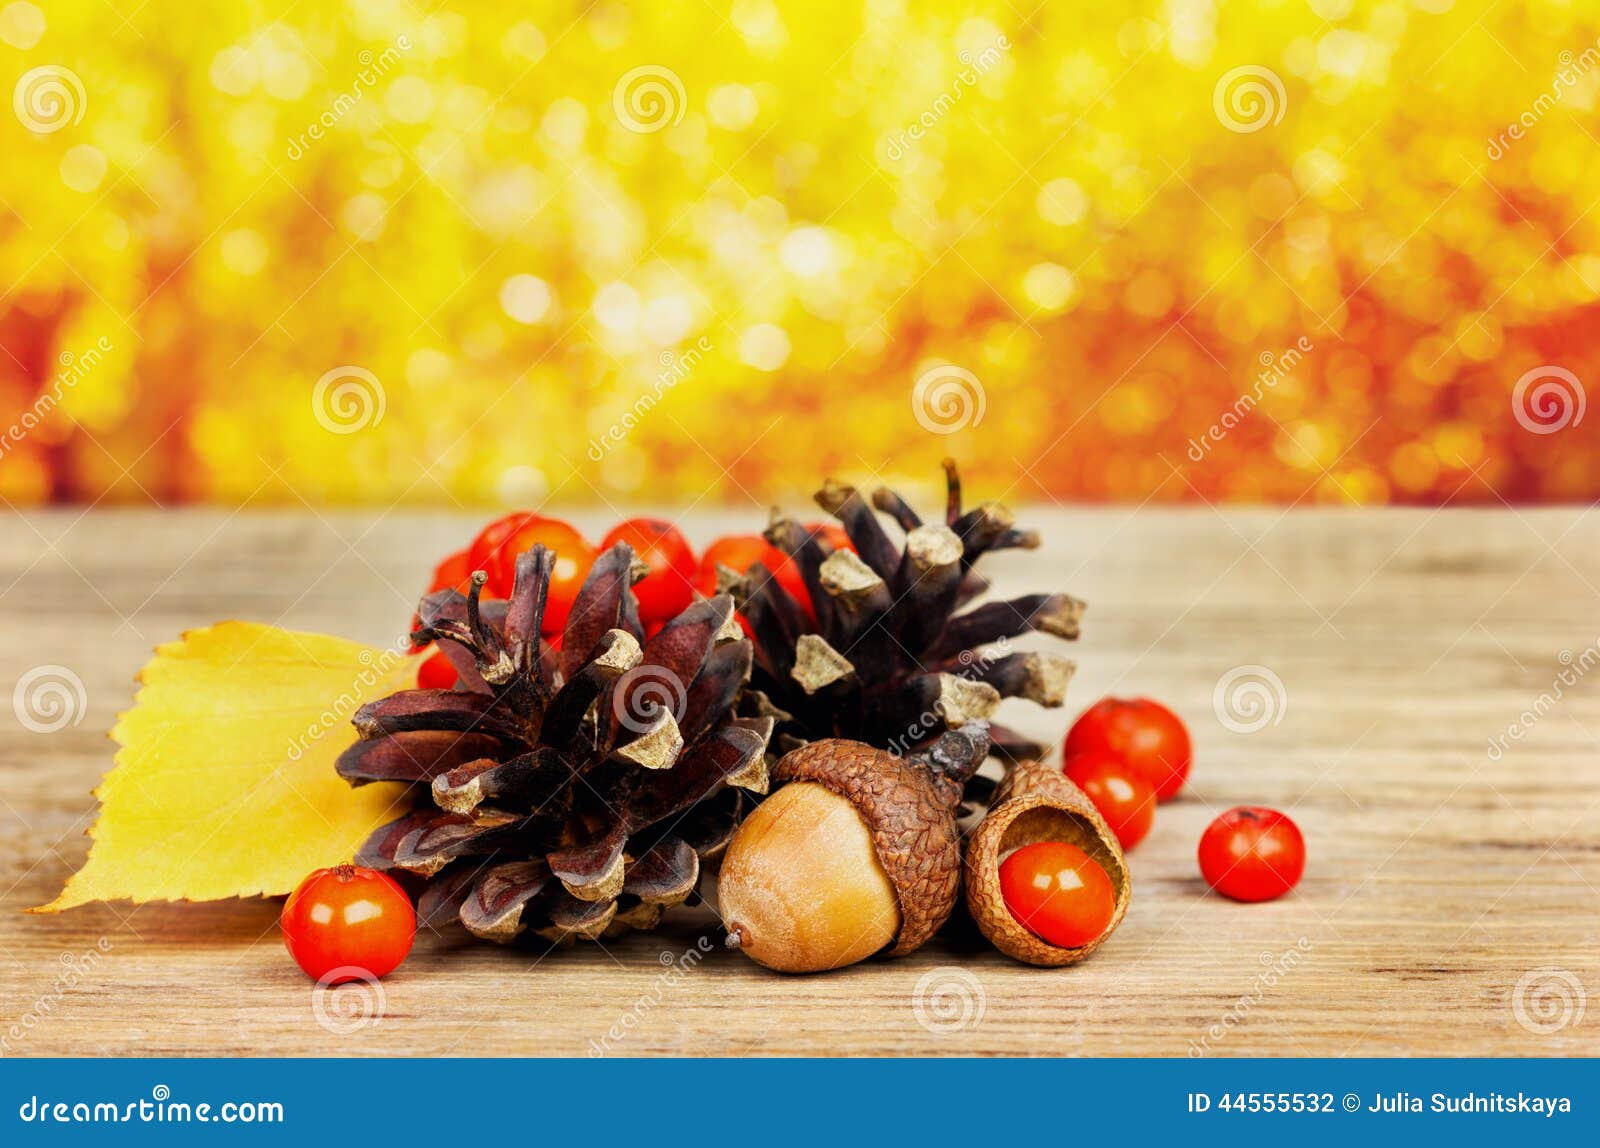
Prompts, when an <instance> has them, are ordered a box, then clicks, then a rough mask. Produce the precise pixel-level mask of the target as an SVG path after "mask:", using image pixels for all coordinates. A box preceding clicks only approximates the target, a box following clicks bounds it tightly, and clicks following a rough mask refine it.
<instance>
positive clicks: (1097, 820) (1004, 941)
mask: <svg viewBox="0 0 1600 1148" xmlns="http://www.w3.org/2000/svg"><path fill="white" fill-rule="evenodd" d="M1042 841H1061V842H1065V843H1067V844H1069V845H1076V846H1077V847H1078V848H1079V849H1082V850H1083V851H1084V852H1085V853H1087V854H1088V855H1089V856H1090V857H1091V858H1092V859H1093V860H1094V861H1095V863H1096V864H1098V865H1099V866H1100V867H1101V868H1102V869H1104V870H1105V871H1106V876H1108V877H1110V878H1111V885H1112V888H1113V889H1114V890H1115V892H1116V907H1115V909H1114V910H1113V912H1112V914H1111V919H1110V921H1109V923H1108V924H1107V925H1106V927H1105V929H1104V930H1103V931H1102V932H1101V933H1100V935H1099V936H1098V937H1095V938H1094V939H1093V940H1091V941H1089V942H1087V943H1086V944H1083V945H1081V946H1079V947H1077V948H1072V949H1065V948H1061V947H1059V946H1056V945H1052V944H1051V943H1050V942H1048V941H1046V940H1045V939H1044V938H1042V937H1040V936H1038V935H1037V934H1036V933H1034V932H1033V931H1032V930H1030V929H1028V928H1027V927H1026V926H1025V925H1023V924H1022V923H1021V922H1020V921H1018V920H1017V919H1016V917H1014V916H1013V915H1012V913H1011V910H1010V909H1009V908H1007V906H1006V902H1005V898H1004V897H1003V896H1002V895H1001V892H1000V863H1001V862H1002V861H1004V860H1005V859H1006V857H1008V856H1009V855H1010V854H1012V853H1014V852H1016V851H1017V850H1018V849H1021V848H1022V847H1023V846H1026V845H1032V844H1035V843H1037V842H1042ZM966 885H967V910H968V911H969V912H970V913H971V914H972V919H973V920H974V921H975V922H977V925H978V928H979V930H980V931H981V932H982V933H983V935H984V936H985V937H987V938H988V939H989V942H990V943H991V944H993V945H994V947H995V948H997V949H999V950H1000V951H1001V952H1002V953H1005V954H1006V955H1007V956H1010V957H1015V958H1016V959H1017V960H1019V961H1023V962H1025V963H1027V964H1030V965H1040V966H1044V967H1048V968H1056V967H1059V966H1062V965H1072V964H1077V963H1078V962H1079V961H1081V960H1083V959H1084V958H1085V957H1087V956H1088V955H1089V954H1090V953H1092V952H1094V951H1095V949H1097V948H1099V947H1100V946H1101V945H1102V944H1104V943H1105V939H1106V938H1107V937H1109V936H1110V935H1111V934H1112V933H1113V932H1115V931H1116V928H1117V926H1118V925H1120V924H1121V923H1122V918H1123V916H1124V915H1125V914H1126V913H1127V911H1128V899H1129V897H1130V896H1131V894H1132V892H1133V887H1132V883H1131V881H1130V880H1129V877H1128V862H1127V860H1126V859H1125V858H1124V857H1123V855H1122V846H1121V845H1119V844H1118V843H1117V835H1116V834H1115V833H1113V832H1112V831H1111V827H1110V826H1109V825H1107V824H1106V822H1105V819H1104V818H1103V817H1101V816H1100V812H1099V810H1097V809H1095V807H1094V803H1093V802H1092V801H1090V800H1089V798H1088V796H1087V795H1086V794H1085V793H1084V792H1083V790H1081V789H1079V788H1078V787H1077V786H1076V785H1074V784H1073V783H1072V782H1071V781H1069V780H1068V779H1067V777H1066V775H1065V774H1064V773H1062V772H1061V770H1060V769H1059V768H1058V767H1053V766H1048V765H1045V764H1044V763H1043V762H1039V761H1023V762H1019V763H1018V764H1017V765H1016V766H1014V767H1013V768H1012V770H1011V772H1010V774H1009V775H1008V776H1007V777H1006V779H1005V780H1004V781H1003V782H1001V783H1000V786H999V788H998V789H997V790H996V791H995V795H994V803H993V804H992V805H991V806H990V808H989V812H988V814H986V815H985V817H984V819H983V820H982V821H981V822H980V823H979V824H978V827H977V828H976V829H975V830H973V833H972V836H971V838H970V839H969V840H968V841H967V851H966Z"/></svg>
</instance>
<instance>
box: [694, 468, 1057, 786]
mask: <svg viewBox="0 0 1600 1148" xmlns="http://www.w3.org/2000/svg"><path fill="white" fill-rule="evenodd" d="M945 474H946V479H947V482H948V486H949V495H948V500H947V505H946V508H945V516H944V523H943V524H942V525H934V524H925V523H924V522H923V521H922V519H921V518H920V517H918V515H917V514H916V512H915V511H913V510H912V509H911V507H910V506H908V505H907V504H906V502H905V500H904V499H902V498H901V497H900V496H899V495H897V494H895V493H894V492H893V491H890V490H886V489H879V490H878V491H876V492H875V493H874V494H873V496H872V505H870V506H869V505H868V504H867V502H866V500H865V499H863V498H862V496H861V494H860V492H858V491H857V490H856V489H855V488H854V487H850V486H843V485H840V484H838V483H836V482H834V481H832V480H831V479H830V480H829V481H828V482H826V483H825V484H824V485H823V488H822V489H821V490H820V491H818V492H817V495H816V499H817V503H818V504H819V505H820V506H821V507H822V508H823V509H824V510H826V511H828V512H829V513H831V514H832V515H833V516H834V517H835V518H837V519H839V521H840V522H841V523H842V524H843V525H844V530H845V533H846V534H848V535H849V538H850V543H851V546H853V547H854V552H852V551H850V550H846V549H839V550H834V549H831V548H830V547H829V545H828V544H827V542H826V541H825V540H824V538H823V536H822V534H821V532H820V531H819V532H813V531H811V530H807V529H806V528H805V527H803V526H802V525H800V523H798V522H797V521H795V520H794V519H791V518H785V517H779V518H776V519H775V520H774V521H773V523H772V525H771V526H770V527H769V528H768V529H767V532H766V536H767V540H768V541H769V542H771V543H772V544H773V545H774V546H775V547H777V548H778V549H779V550H781V551H783V552H785V553H786V554H788V555H789V556H790V557H791V558H792V559H793V561H794V563H795V565H796V566H797V568H798V569H799V571H800V575H801V577H802V578H803V579H804V581H805V584H806V587H807V588H808V590H809V592H810V596H811V604H812V607H813V611H814V613H815V617H816V622H815V625H812V624H811V622H810V620H809V618H808V616H807V614H806V611H805V609H804V607H803V606H802V604H801V603H799V602H797V601H795V599H794V598H793V597H791V596H790V595H789V594H788V593H786V592H785V591H784V590H783V589H782V587H781V586H780V585H779V584H778V582H777V581H776V580H775V579H774V578H773V577H772V576H771V573H770V572H769V571H767V570H766V569H765V567H763V566H760V565H756V566H753V567H751V569H750V570H749V571H748V572H747V573H746V574H745V575H744V576H743V577H742V578H739V577H733V576H728V575H725V577H724V579H723V587H724V588H726V589H727V590H729V591H730V592H731V593H732V594H733V596H734V600H735V601H736V602H737V603H738V606H739V611H740V613H741V614H742V615H743V616H744V618H745V620H746V622H747V623H748V625H749V629H750V633H751V634H752V636H753V638H754V640H755V644H756V649H755V671H754V674H753V675H752V678H751V685H750V688H749V689H748V690H747V691H746V692H745V695H744V697H745V701H744V702H742V703H741V705H742V708H743V711H744V712H747V713H750V714H752V715H759V716H767V717H773V718H775V719H776V720H777V722H778V731H779V740H778V743H777V744H778V748H779V750H780V752H787V751H788V750H790V749H792V748H794V747H795V746H796V745H799V744H803V743H805V742H809V741H814V740H816V739H819V738H827V737H841V738H850V739H853V740H856V741H862V742H866V743H867V744H868V745H872V746H876V747H878V748H880V749H886V750H889V751H890V752H892V753H896V754H901V755H905V754H910V753H912V752H913V751H915V750H917V749H919V748H922V747H925V746H928V745H930V744H931V743H933V742H934V741H935V739H937V738H938V737H939V736H940V735H941V734H943V733H945V732H946V731H947V730H956V729H960V728H961V727H962V726H965V725H968V724H976V723H981V722H984V721H986V720H987V719H988V718H989V716H990V715H991V714H992V713H993V712H994V710H995V708H996V707H997V706H998V705H999V703H1000V700H1001V698H1004V697H1022V698H1027V699H1029V700H1030V701H1033V702H1036V703H1038V704H1040V705H1044V706H1059V705H1061V704H1062V701H1063V698H1064V694H1065V691H1066V686H1067V682H1068V680H1069V679H1070V678H1071V676H1072V670H1073V664H1072V663H1071V662H1070V661H1067V660H1066V659H1065V658H1062V657H1059V656H1057V655H1055V654H1048V653H1035V652H1026V653H1024V652H1009V651H1008V650H1007V649H1006V646H1007V642H1008V639H1010V638H1013V637H1016V636H1018V635H1021V634H1024V633H1027V632H1028V631H1030V630H1038V631H1041V632H1043V633H1047V634H1053V635H1055V636H1056V637H1060V638H1076V637H1077V636H1078V620H1079V616H1080V615H1081V613H1082V611H1083V603H1082V602H1079V601H1077V600H1076V599H1074V598H1070V597H1068V596H1067V595H1065V594H1030V595H1026V596H1024V597H1021V598H1016V599H1013V600H1011V601H1008V602H989V603H985V604H983V605H980V606H977V607H975V608H973V609H968V610H965V612H959V611H962V608H963V607H965V606H967V605H968V604H970V603H971V602H972V601H973V600H974V599H975V598H977V597H978V596H979V595H981V594H982V593H983V592H984V591H985V590H987V589H988V583H987V582H985V581H984V579H983V578H982V577H981V576H980V575H979V574H978V573H977V572H976V571H975V570H974V569H973V567H974V565H975V564H976V563H977V561H978V559H979V558H981V557H982V556H983V555H984V554H986V553H988V552H989V551H992V550H1005V549H1012V548H1027V549H1032V548H1034V547H1036V546H1038V544H1039V538H1038V535H1037V534H1036V533H1034V532H1032V531H1024V530H1019V529H1017V528H1016V526H1015V520H1014V518H1013V517H1012V515H1011V513H1010V511H1008V510H1006V509H1005V508H1004V507H1002V506H999V505H998V504H994V503H985V504H983V505H980V506H977V507H974V508H973V509H971V510H966V511H963V509H962V506H961V480H960V477H959V475H958V474H957V472H956V467H955V463H953V462H950V461H948V460H947V461H946V462H945ZM874 506H875V507H876V508H877V509H878V510H880V511H882V512H884V513H885V514H887V515H889V516H890V517H891V518H893V519H894V520H895V521H896V522H897V523H898V524H899V526H900V528H901V529H902V530H903V531H904V532H905V541H904V544H903V545H902V546H896V545H895V544H894V543H893V542H892V541H890V538H889V535H888V533H887V532H886V531H885V529H884V524H883V522H882V521H881V520H880V519H879V517H878V515H877V514H876V513H874V510H873V507H874ZM997 643H998V645H996V644H997ZM984 647H993V648H990V649H984ZM989 736H990V739H991V742H992V748H993V750H994V751H995V752H996V753H998V754H1000V755H1002V756H1004V757H1009V758H1011V759H1012V760H1023V759H1027V758H1031V757H1037V756H1038V755H1039V754H1040V753H1041V752H1042V750H1043V747H1042V746H1039V745H1038V744H1036V743H1034V742H1030V741H1027V740H1026V739H1024V738H1022V737H1021V736H1020V735H1018V734H1016V733H1015V732H1014V731H1011V730H1008V729H1006V728H1004V727H1002V726H996V725H992V724H991V725H990V727H989Z"/></svg>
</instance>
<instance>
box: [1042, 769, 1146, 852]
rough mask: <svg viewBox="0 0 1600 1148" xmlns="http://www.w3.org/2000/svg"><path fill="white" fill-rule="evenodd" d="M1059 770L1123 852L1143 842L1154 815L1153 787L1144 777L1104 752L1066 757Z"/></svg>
mask: <svg viewBox="0 0 1600 1148" xmlns="http://www.w3.org/2000/svg"><path fill="white" fill-rule="evenodd" d="M1063 768H1064V770H1065V772H1066V775H1067V779H1068V780H1069V781H1071V782H1072V783H1073V784H1074V785H1076V786H1077V787H1078V788H1079V789H1081V790H1083V792H1084V793H1086V794H1087V795H1088V797H1089V800H1090V801H1092V802H1094V807H1095V808H1096V809H1098V810H1099V811H1100V816H1101V817H1104V818H1105V819H1106V824H1107V825H1109V826H1111V832H1113V833H1115V834H1116V835H1117V840H1118V841H1120V842H1121V843H1122V847H1123V848H1124V849H1132V848H1133V847H1134V846H1135V845H1137V844H1139V842H1141V841H1143V840H1144V836H1145V834H1146V833H1149V832H1150V825H1151V823H1152V822H1153V821H1154V820H1155V816H1156V791H1155V787H1154V786H1152V785H1151V784H1150V782H1149V781H1148V780H1146V778H1145V776H1144V774H1142V773H1140V772H1139V771H1138V770H1135V769H1130V768H1129V767H1128V766H1127V765H1125V764H1123V762H1122V760H1121V759H1120V758H1116V757H1112V756H1111V755H1110V754H1108V753H1081V754H1079V755H1078V756H1077V757H1071V758H1068V759H1067V763H1066V765H1065V766H1064V767H1063Z"/></svg>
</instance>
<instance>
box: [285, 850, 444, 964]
mask: <svg viewBox="0 0 1600 1148" xmlns="http://www.w3.org/2000/svg"><path fill="white" fill-rule="evenodd" d="M279 924H280V925H281V926H282V929H283V943H284V946H285V947H286V948H287V949H288V950H289V955H290V956H291V957H293V958H294V960H295V963H296V964H297V965H299V966H300V967H301V968H302V969H303V970H305V974H306V976H308V977H310V978H311V979H312V980H315V981H324V980H326V981H327V983H329V984H341V983H343V982H345V981H353V980H359V979H362V978H363V977H364V976H371V977H381V976H385V975H386V974H388V973H389V972H391V971H393V970H394V969H395V968H396V967H397V966H398V965H399V964H400V962H401V961H403V960H405V959H406V954H407V953H409V952H410V951H411V940H412V938H413V937H414V936H415V935H416V931H417V915H416V913H415V911H413V909H412V908H411V899H410V898H409V897H407V896H406V895H405V891H404V890H402V889H401V888H400V886H399V885H397V884H395V882H394V879H393V878H391V877H389V876H387V875H386V874H383V873H379V872H377V871H375V870H372V869H362V868H358V867H357V866H355V865H340V866H338V867H337V868H333V869H318V870H317V871H316V872H315V873H313V874H311V876H309V877H307V878H306V879H305V880H304V881H302V882H300V887H299V888H298V889H296V890H295V891H294V892H293V893H291V894H290V895H289V900H288V901H287V902H285V904H284V906H283V916H282V917H281V918H280V920H279Z"/></svg>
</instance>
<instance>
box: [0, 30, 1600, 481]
mask: <svg viewBox="0 0 1600 1148" xmlns="http://www.w3.org/2000/svg"><path fill="white" fill-rule="evenodd" d="M1597 37H1600V12H1597V10H1596V9H1595V7H1594V6H1593V5H1592V4H1588V3H1584V2H1579V0H1572V2H1571V3H1556V2H1541V0H1527V2H1518V0H1500V2H1498V3H1492V4H1490V3H1485V4H1475V3H1467V2H1455V3H1452V2H1451V0H1384V2H1378V3H1361V2H1356V0H1311V2H1305V0H1259V2H1254V3H1251V2H1230V3H1227V4H1222V3H1220V2H1208V0H1167V2H1165V3H1134V2H1128V0H1105V2H1103V3H1098V4H1068V3H1049V4H1042V5H1037V6H1035V5H1034V4H1033V3H1032V2H1031V0H1000V2H998V3H973V2H971V0H919V2H915V3H913V2H912V0H856V2H852V3H840V2H834V0H807V2H805V3H803V4H802V3H790V4H776V3H773V2H771V0H735V2H733V3H728V2H726V0H704V2H701V0H686V2H684V3H674V4H649V5H627V4H622V3H607V2H600V3H550V4H540V5H522V4H506V3H502V2H498V0H483V2H481V3H465V2H460V0H444V2H442V3H438V4H435V3H432V2H430V0H425V2H422V3H391V2H384V0H361V2H355V0H342V2H341V0H298V2H296V0H266V2H260V3H241V4H226V5H205V6H197V5H194V4H192V3H189V2H188V0H145V2H144V3H140V2H139V0H49V2H45V0H38V2H30V0H0V78H3V80H4V84H5V87H6V90H7V91H8V92H9V93H10V94H11V96H12V100H11V106H10V108H9V111H7V112H0V348H3V350H4V354H3V355H0V448H3V452H0V495H3V497H4V498H5V500H6V501H7V502H8V503H10V504H11V505H14V506H15V505H27V504H39V503H52V502H68V503H71V502H79V503H88V502H96V501H103V502H109V503H144V502H148V501H151V500H155V501H158V502H161V503H163V504H168V503H178V502H194V501H203V502H216V503H223V504H235V503H247V504H251V505H255V504H274V503H285V504H296V503H297V502H299V501H300V500H304V501H306V502H311V503H331V504H375V505H385V506H387V505H395V504H402V503H404V504H439V505H456V504H460V505H482V506H495V505H503V504H506V503H527V504H540V503H544V502H547V501H549V502H563V501H571V502H574V503H584V502H596V501H601V500H604V501H607V502H616V501H618V500H632V501H634V502H641V503H648V504H653V505H654V504H666V503H670V502H673V501H679V502H681V501H684V500H689V499H710V500H713V501H737V500H740V499H744V498H756V499H781V498H786V497H791V496H792V495H793V494H794V493H795V492H798V491H804V490H807V489H810V488H811V487H813V486H814V484H815V482H816V480H817V479H818V477H819V476H820V475H821V474H822V472H824V471H829V472H844V473H847V474H855V473H860V472H871V473H874V474H876V475H879V476H881V477H883V478H887V479H893V480H896V481H899V480H903V479H904V478H908V477H909V478H911V479H914V480H917V481H913V482H912V484H911V485H912V486H913V487H915V486H917V485H918V481H920V482H921V483H922V484H923V485H931V484H932V482H933V480H935V479H936V478H937V466H936V464H937V460H938V459H939V458H941V457H942V456H944V455H946V454H950V455H954V456H955V457H957V458H958V459H960V460H961V462H962V464H963V467H964V470H965V471H966V473H967V474H968V475H970V476H973V477H974V478H980V479H982V480H984V483H985V490H987V491H991V492H1004V493H1005V494H1006V497H1007V498H1008V500H1009V501H1014V502H1027V501H1030V500H1041V499H1058V500H1073V499H1081V500H1110V499H1116V500H1128V501H1134V502H1141V501H1144V500H1148V499H1155V500H1161V501H1169V500H1170V501H1179V500H1186V499H1187V500H1194V499H1201V498H1204V499H1207V500H1212V501H1269V502H1280V503H1285V504H1289V503H1297V502H1298V503H1310V502H1323V503H1346V502H1358V503H1383V502H1415V503H1444V502H1449V503H1459V502H1478V503H1490V504H1496V503H1497V502H1498V501H1499V500H1502V499H1503V500H1506V501H1510V502H1513V503H1521V502H1533V501H1551V500H1576V499H1585V500H1587V499H1592V498H1595V497H1597V496H1600V466H1596V465H1595V462H1594V459H1595V452H1596V448H1597V447H1600V441H1597V436H1596V435H1595V433H1594V427H1595V425H1596V423H1597V422H1600V416H1597V417H1591V418H1589V419H1588V420H1585V419H1584V417H1583V415H1584V406H1585V403H1586V396H1585V393H1584V389H1583V387H1584V384H1585V383H1586V382H1589V381H1592V378H1593V375H1594V373H1595V369H1596V366H1597V355H1596V338H1595V335H1594V332H1595V330H1596V322H1597V299H1600V246H1597V228H1600V216H1597V215H1596V213H1595V211H1594V208H1595V205H1596V204H1595V200H1596V197H1597V196H1600V141H1597V136H1600V116H1597V114H1596V112H1597V107H1600V47H1597ZM1224 416H1227V417H1228V419H1231V422H1223V421H1220V420H1223V419H1224ZM6 427H9V428H10V429H9V430H5V429H4V428H6ZM1209 428H1216V431H1215V432H1213V431H1212V430H1210V429H1209ZM1217 432H1220V433H1217Z"/></svg>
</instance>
